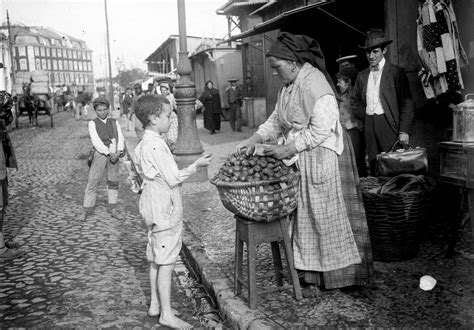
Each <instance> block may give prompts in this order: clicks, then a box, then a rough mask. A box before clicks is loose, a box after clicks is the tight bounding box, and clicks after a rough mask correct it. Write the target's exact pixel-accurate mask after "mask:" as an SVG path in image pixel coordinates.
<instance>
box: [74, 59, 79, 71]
mask: <svg viewBox="0 0 474 330" xmlns="http://www.w3.org/2000/svg"><path fill="white" fill-rule="evenodd" d="M73 65H74V71H77V70H78V67H77V62H76V61H74V64H73Z"/></svg>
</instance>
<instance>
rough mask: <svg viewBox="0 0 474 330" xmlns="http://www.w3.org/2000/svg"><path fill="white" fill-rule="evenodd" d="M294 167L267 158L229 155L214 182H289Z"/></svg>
mask: <svg viewBox="0 0 474 330" xmlns="http://www.w3.org/2000/svg"><path fill="white" fill-rule="evenodd" d="M295 172H296V171H295V169H294V168H293V167H288V166H286V165H285V164H284V163H283V162H282V161H281V160H279V159H276V158H273V157H266V156H252V155H250V156H247V155H245V154H242V155H233V154H231V155H229V156H228V157H227V159H226V160H225V162H224V164H223V165H222V167H221V168H220V170H219V173H217V174H216V177H215V178H214V180H218V181H224V182H254V181H262V180H268V181H275V180H277V181H287V180H288V175H290V174H292V173H295Z"/></svg>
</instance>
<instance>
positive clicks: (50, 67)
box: [48, 60, 53, 70]
mask: <svg viewBox="0 0 474 330" xmlns="http://www.w3.org/2000/svg"><path fill="white" fill-rule="evenodd" d="M52 68H53V67H52V65H51V60H48V70H51V69H52Z"/></svg>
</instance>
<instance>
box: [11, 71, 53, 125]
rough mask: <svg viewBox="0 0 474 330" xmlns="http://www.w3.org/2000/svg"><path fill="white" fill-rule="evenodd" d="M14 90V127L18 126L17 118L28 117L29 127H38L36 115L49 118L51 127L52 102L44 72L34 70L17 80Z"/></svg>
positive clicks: (47, 78)
mask: <svg viewBox="0 0 474 330" xmlns="http://www.w3.org/2000/svg"><path fill="white" fill-rule="evenodd" d="M17 79H18V80H17V84H16V85H15V90H16V93H17V102H16V104H15V115H16V116H15V126H16V127H17V128H18V126H19V117H21V116H28V119H29V123H30V125H31V126H33V125H34V126H38V115H45V116H49V117H50V122H51V127H53V106H52V105H53V102H52V101H53V100H52V96H53V95H52V92H51V90H50V88H49V76H48V73H47V72H46V71H42V70H36V71H32V72H31V73H25V75H24V76H19V77H18V78H17Z"/></svg>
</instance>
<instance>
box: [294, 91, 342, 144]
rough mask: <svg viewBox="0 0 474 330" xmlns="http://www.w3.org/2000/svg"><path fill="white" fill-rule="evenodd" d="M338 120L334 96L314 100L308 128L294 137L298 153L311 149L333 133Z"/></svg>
mask: <svg viewBox="0 0 474 330" xmlns="http://www.w3.org/2000/svg"><path fill="white" fill-rule="evenodd" d="M338 120H339V109H338V106H337V101H336V98H335V97H334V95H330V94H328V95H324V96H322V97H320V98H319V99H318V100H316V103H315V104H314V107H313V114H312V116H311V117H310V119H309V123H308V127H306V128H304V129H303V130H302V131H301V133H300V134H298V135H297V136H296V137H295V146H296V150H298V152H301V151H304V150H308V149H313V148H314V147H316V146H318V145H320V144H321V143H323V142H324V141H325V140H326V139H327V138H329V137H330V136H331V134H333V132H335V130H336V127H337V121H338Z"/></svg>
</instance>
